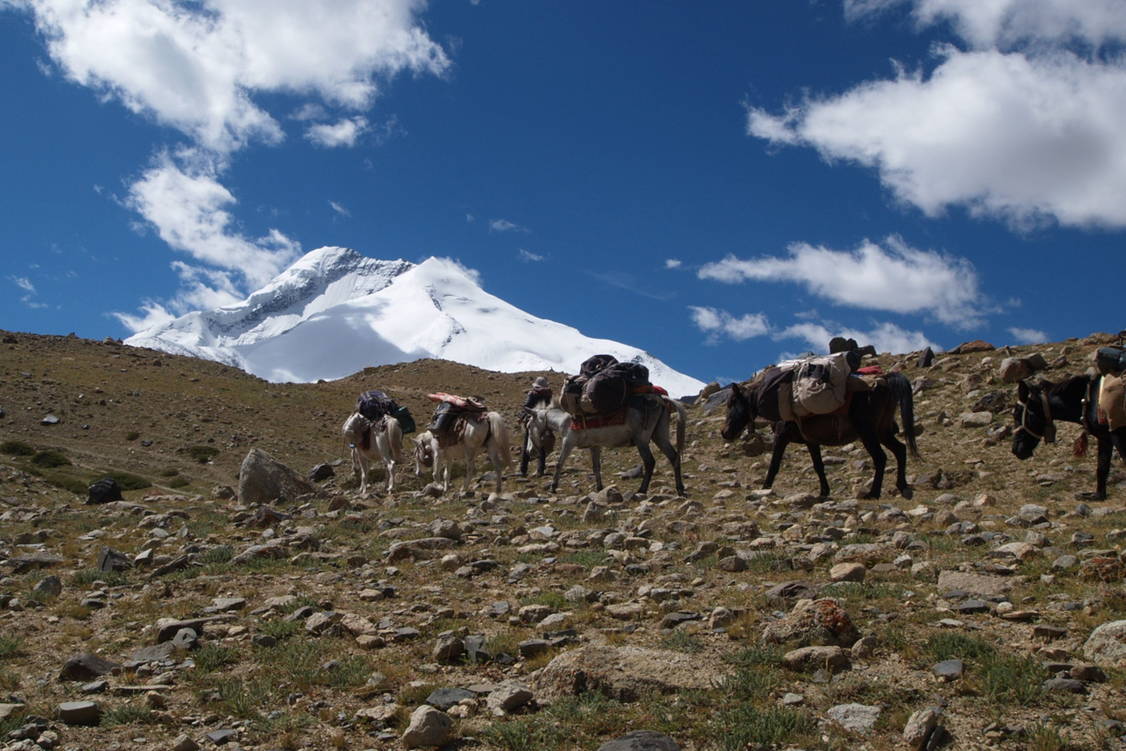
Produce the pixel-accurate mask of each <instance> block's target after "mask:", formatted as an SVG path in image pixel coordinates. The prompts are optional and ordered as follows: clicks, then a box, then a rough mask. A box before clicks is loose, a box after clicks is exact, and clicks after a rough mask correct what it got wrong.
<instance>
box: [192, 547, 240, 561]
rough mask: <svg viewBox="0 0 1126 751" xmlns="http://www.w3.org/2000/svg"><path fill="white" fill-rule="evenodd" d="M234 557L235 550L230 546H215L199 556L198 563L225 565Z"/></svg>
mask: <svg viewBox="0 0 1126 751" xmlns="http://www.w3.org/2000/svg"><path fill="white" fill-rule="evenodd" d="M234 557H235V549H234V548H232V547H231V546H230V545H216V546H215V547H213V548H209V549H207V550H205V551H203V552H202V553H200V554H199V562H200V563H202V564H204V565H207V564H209V563H226V562H227V561H229V560H231V559H232V558H234Z"/></svg>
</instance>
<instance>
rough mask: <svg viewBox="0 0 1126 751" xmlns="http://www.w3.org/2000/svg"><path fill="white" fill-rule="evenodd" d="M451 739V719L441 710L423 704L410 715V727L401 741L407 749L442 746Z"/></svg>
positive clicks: (452, 725)
mask: <svg viewBox="0 0 1126 751" xmlns="http://www.w3.org/2000/svg"><path fill="white" fill-rule="evenodd" d="M453 737H454V721H453V719H452V718H451V717H450V716H449V715H448V714H446V713H445V712H443V711H442V710H440V709H435V708H434V707H431V706H430V705H428V704H423V705H422V706H420V707H419V708H418V709H416V710H414V712H412V713H411V720H410V725H408V726H407V729H406V730H405V731H404V732H403V736H402V739H401V740H402V741H403V745H404V746H406V747H407V748H421V747H429V746H435V747H436V746H444V745H446V744H447V743H449V742H450V741H451V740H453Z"/></svg>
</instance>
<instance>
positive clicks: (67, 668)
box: [59, 653, 121, 681]
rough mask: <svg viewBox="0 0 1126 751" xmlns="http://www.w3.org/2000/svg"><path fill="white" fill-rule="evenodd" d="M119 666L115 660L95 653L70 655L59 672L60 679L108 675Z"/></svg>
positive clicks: (81, 678) (81, 679)
mask: <svg viewBox="0 0 1126 751" xmlns="http://www.w3.org/2000/svg"><path fill="white" fill-rule="evenodd" d="M119 667H121V666H120V665H118V664H117V663H116V662H110V661H109V660H106V659H103V658H101V657H99V656H98V655H95V654H89V653H87V654H84V655H78V656H77V657H71V658H70V659H69V660H67V661H66V663H65V664H64V665H63V668H62V670H61V671H60V672H59V680H60V681H89V680H91V679H93V678H100V677H101V676H103V675H108V674H109V673H111V672H113V671H114V669H116V668H119Z"/></svg>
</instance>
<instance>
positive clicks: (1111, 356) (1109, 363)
mask: <svg viewBox="0 0 1126 751" xmlns="http://www.w3.org/2000/svg"><path fill="white" fill-rule="evenodd" d="M1095 366H1096V367H1097V368H1098V369H1099V372H1100V373H1103V374H1104V375H1105V374H1106V373H1121V372H1123V371H1126V349H1119V348H1118V347H1101V348H1099V351H1098V352H1096V353H1095Z"/></svg>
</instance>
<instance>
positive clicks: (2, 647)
mask: <svg viewBox="0 0 1126 751" xmlns="http://www.w3.org/2000/svg"><path fill="white" fill-rule="evenodd" d="M22 646H23V641H22V640H21V639H19V638H17V637H15V636H4V635H0V660H10V659H11V658H13V657H16V656H18V655H19V654H20V649H21V647H22Z"/></svg>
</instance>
